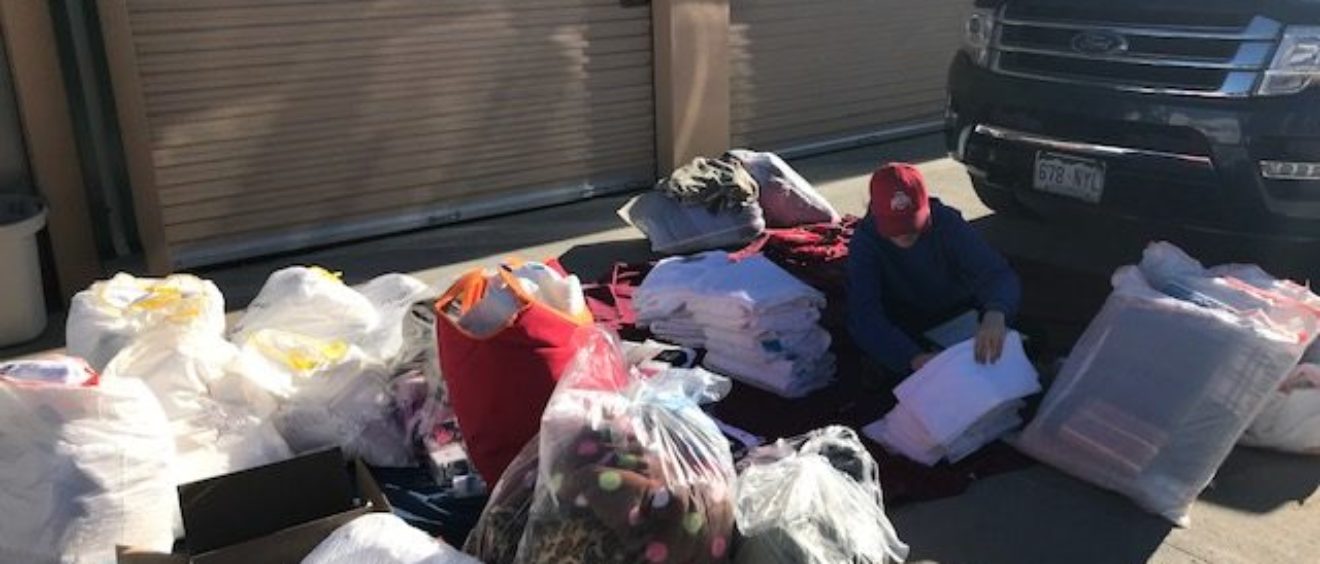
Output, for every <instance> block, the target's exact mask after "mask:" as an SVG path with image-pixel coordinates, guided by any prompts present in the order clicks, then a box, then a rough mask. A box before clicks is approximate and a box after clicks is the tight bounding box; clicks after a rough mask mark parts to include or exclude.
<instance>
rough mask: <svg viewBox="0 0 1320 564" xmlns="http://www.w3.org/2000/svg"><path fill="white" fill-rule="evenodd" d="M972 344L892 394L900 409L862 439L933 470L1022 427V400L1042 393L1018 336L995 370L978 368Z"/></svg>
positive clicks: (1006, 347)
mask: <svg viewBox="0 0 1320 564" xmlns="http://www.w3.org/2000/svg"><path fill="white" fill-rule="evenodd" d="M974 355H975V345H974V342H973V341H966V342H963V343H961V344H958V345H956V346H954V347H952V348H949V349H947V350H945V351H944V352H943V353H940V355H939V356H937V357H935V358H934V359H932V360H931V361H930V362H929V363H927V364H926V366H924V367H922V369H921V370H918V371H917V372H916V373H915V374H913V375H912V376H911V377H909V378H908V379H907V380H904V381H903V383H902V384H899V386H898V387H897V388H895V389H894V395H895V396H898V405H897V406H896V407H894V409H893V410H892V411H890V412H889V414H888V415H885V417H884V418H883V419H880V420H879V421H876V422H875V423H872V424H871V425H868V426H867V427H866V428H865V429H863V433H865V434H866V436H868V437H870V438H871V439H873V440H875V441H876V442H878V443H880V444H882V445H884V446H885V448H886V449H888V450H890V451H893V452H897V453H898V454H902V455H903V456H906V457H908V458H910V459H912V460H914V461H916V462H920V463H922V464H925V465H927V466H934V465H935V464H936V463H938V462H939V461H940V460H941V459H947V460H948V461H949V462H951V463H953V462H958V461H959V460H962V459H963V458H966V457H967V456H970V455H971V454H972V453H974V452H976V451H978V450H980V449H981V447H983V446H985V445H986V444H989V443H990V442H992V441H995V440H997V439H999V437H1001V436H1003V435H1004V434H1005V433H1007V432H1009V431H1011V430H1013V429H1015V428H1017V427H1018V426H1019V425H1021V424H1022V419H1021V417H1019V416H1018V410H1019V409H1021V408H1022V406H1023V405H1024V404H1023V402H1022V398H1025V397H1027V396H1029V395H1032V394H1035V393H1037V392H1039V391H1040V381H1039V375H1038V374H1037V373H1036V369H1035V367H1033V366H1032V365H1031V362H1030V361H1029V360H1027V355H1026V352H1025V350H1024V349H1023V347H1022V336H1021V335H1019V334H1018V333H1015V332H1010V333H1009V334H1008V336H1007V338H1006V339H1005V341H1004V354H1003V357H1001V358H1000V359H999V361H998V362H996V363H994V364H977V362H976V360H975V358H974Z"/></svg>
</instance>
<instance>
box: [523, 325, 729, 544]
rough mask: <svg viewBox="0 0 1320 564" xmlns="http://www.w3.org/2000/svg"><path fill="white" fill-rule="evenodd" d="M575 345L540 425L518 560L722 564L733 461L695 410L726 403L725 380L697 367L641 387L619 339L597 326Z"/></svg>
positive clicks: (668, 373) (662, 376)
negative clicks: (533, 479)
mask: <svg viewBox="0 0 1320 564" xmlns="http://www.w3.org/2000/svg"><path fill="white" fill-rule="evenodd" d="M578 338H579V342H581V343H582V347H581V349H580V352H579V353H578V355H577V356H576V357H575V359H574V360H573V362H571V363H570V364H569V367H568V368H567V369H566V370H565V372H564V375H563V377H562V378H561V380H560V384H559V386H558V387H557V388H556V390H555V393H554V395H553V396H552V397H551V399H550V402H549V405H547V406H546V410H545V413H544V415H543V416H542V418H541V434H540V462H539V465H538V466H539V468H538V473H537V484H536V489H535V493H534V496H533V501H532V505H531V509H530V512H529V515H528V523H527V529H526V531H525V532H524V535H523V538H522V541H521V543H520V546H519V550H518V556H517V559H516V561H517V562H523V563H550V562H564V561H570V560H573V561H585V562H617V563H620V564H623V563H633V562H655V563H659V562H683V563H697V562H724V561H727V560H728V556H729V553H730V549H731V548H732V546H731V542H732V534H733V525H734V522H733V485H734V470H733V461H732V457H731V456H730V449H729V444H728V441H727V440H726V439H725V438H724V436H723V435H722V434H721V433H720V430H719V428H718V427H717V426H716V424H715V422H714V421H713V420H712V419H710V417H708V416H707V415H706V414H705V413H703V412H702V411H701V408H700V407H699V406H698V404H699V403H701V402H708V401H714V400H716V399H719V398H721V397H723V396H724V395H725V394H727V393H728V391H729V388H730V384H729V381H728V380H727V379H725V378H723V377H720V376H716V375H714V374H711V373H709V372H706V371H705V370H701V369H693V370H679V369H676V370H669V371H665V372H662V373H660V374H657V375H655V376H653V377H650V378H643V377H641V376H640V375H639V374H638V373H637V372H635V371H634V370H633V369H632V368H631V367H630V366H629V365H628V364H627V362H626V360H625V356H624V353H623V351H622V349H621V348H620V345H619V343H618V341H617V339H616V338H615V337H613V336H612V335H609V334H607V333H604V332H603V331H601V330H599V329H595V328H590V329H586V330H584V331H582V332H580V333H579V335H578Z"/></svg>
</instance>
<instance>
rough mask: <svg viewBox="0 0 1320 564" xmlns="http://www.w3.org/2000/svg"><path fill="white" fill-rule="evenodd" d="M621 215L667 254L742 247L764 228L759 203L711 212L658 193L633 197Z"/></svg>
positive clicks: (658, 251) (660, 251)
mask: <svg viewBox="0 0 1320 564" xmlns="http://www.w3.org/2000/svg"><path fill="white" fill-rule="evenodd" d="M619 216H620V217H622V218H623V220H624V221H627V222H628V224H629V225H632V226H633V227H636V228H637V229H638V230H640V231H641V232H642V234H644V235H646V238H647V239H649V240H650V241H651V250H653V251H655V252H657V253H662V254H667V255H679V254H688V253H695V252H699V251H707V250H711V249H723V248H732V247H740V246H742V245H745V244H747V243H749V242H751V241H752V240H753V239H755V238H756V237H757V236H759V235H760V234H761V233H762V232H764V231H765V217H764V216H763V215H762V212H761V207H760V206H759V205H748V206H743V207H739V208H733V209H727V208H726V209H720V210H718V211H715V212H712V211H711V210H709V209H707V208H706V207H704V206H698V205H684V204H682V203H680V202H678V201H676V200H673V199H671V198H668V197H666V196H665V195H664V194H661V193H659V192H647V193H645V194H642V195H641V196H638V197H636V198H634V199H632V200H631V201H629V202H628V203H627V204H624V206H623V208H621V209H620V210H619Z"/></svg>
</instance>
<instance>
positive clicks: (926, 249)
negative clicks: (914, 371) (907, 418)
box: [848, 198, 1022, 374]
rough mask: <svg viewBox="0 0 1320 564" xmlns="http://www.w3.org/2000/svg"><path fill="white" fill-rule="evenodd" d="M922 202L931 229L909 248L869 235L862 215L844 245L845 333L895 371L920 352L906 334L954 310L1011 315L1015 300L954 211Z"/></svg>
mask: <svg viewBox="0 0 1320 564" xmlns="http://www.w3.org/2000/svg"><path fill="white" fill-rule="evenodd" d="M930 207H931V210H930V214H931V228H930V229H929V230H928V231H926V232H925V233H923V234H922V235H921V238H920V239H918V240H917V243H916V244H915V245H913V246H912V248H910V249H902V248H899V247H898V246H897V245H894V244H893V243H891V242H889V240H888V239H886V238H884V237H883V236H881V235H880V234H879V233H877V232H876V231H875V224H874V221H875V220H874V218H872V217H870V216H869V215H868V216H867V217H865V218H863V219H862V221H861V223H859V224H858V225H857V231H856V233H855V234H854V235H853V239H852V242H851V243H850V244H849V245H848V310H849V311H848V329H849V332H850V333H851V334H852V336H853V340H854V341H856V342H857V345H858V346H859V347H861V349H862V351H863V352H865V353H866V354H867V355H868V356H870V357H871V358H872V359H874V360H876V361H879V362H880V363H881V364H883V365H884V366H885V367H886V368H888V369H889V370H892V371H894V372H895V373H896V374H907V373H908V372H910V371H911V363H912V359H913V358H914V357H916V356H917V355H919V354H921V353H922V352H924V349H922V348H921V347H920V346H919V345H918V344H917V343H916V341H915V340H914V339H913V337H912V336H911V335H910V334H909V333H908V332H909V331H911V332H915V331H921V330H925V329H929V328H931V326H933V325H935V324H938V323H940V322H943V321H947V319H948V317H952V316H953V315H957V314H958V313H960V312H959V311H957V309H958V308H961V307H965V308H967V309H971V308H977V309H979V310H981V311H982V312H985V311H999V312H1002V313H1004V315H1005V316H1006V317H1007V318H1009V319H1012V318H1013V317H1014V316H1015V315H1016V314H1017V312H1018V308H1019V307H1020V305H1021V301H1022V285H1021V282H1019V280H1018V277H1017V274H1016V273H1014V272H1013V269H1012V268H1010V267H1009V266H1008V262H1007V261H1005V260H1004V257H1002V256H1000V254H999V253H998V252H996V251H995V250H994V249H993V248H991V247H990V245H989V244H988V243H986V241H985V239H983V238H982V237H981V235H980V234H979V233H977V232H976V230H975V229H973V228H972V226H971V225H969V224H968V223H967V221H966V220H964V219H963V217H962V214H961V213H959V212H958V210H956V209H953V208H951V207H948V206H946V205H944V204H943V203H941V202H940V201H939V200H938V199H935V198H931V201H930ZM941 316H947V317H946V318H943V319H941V318H940V317H941Z"/></svg>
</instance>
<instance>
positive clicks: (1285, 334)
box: [1016, 245, 1317, 526]
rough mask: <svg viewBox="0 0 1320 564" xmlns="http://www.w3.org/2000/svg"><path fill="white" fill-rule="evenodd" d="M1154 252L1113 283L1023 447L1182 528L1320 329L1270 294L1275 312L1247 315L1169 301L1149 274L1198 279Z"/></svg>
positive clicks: (1299, 307)
mask: <svg viewBox="0 0 1320 564" xmlns="http://www.w3.org/2000/svg"><path fill="white" fill-rule="evenodd" d="M1174 250H1176V248H1174ZM1147 253H1148V259H1147V260H1145V261H1143V264H1142V266H1141V268H1132V267H1125V268H1122V269H1119V271H1118V272H1116V273H1115V275H1114V279H1113V281H1114V292H1113V293H1112V294H1111V295H1110V297H1109V299H1108V300H1107V301H1106V302H1105V305H1104V307H1103V308H1102V309H1101V311H1100V313H1099V314H1098V315H1097V316H1096V317H1095V319H1094V320H1092V322H1091V325H1090V326H1089V327H1088V328H1087V330H1086V333H1085V334H1083V335H1082V338H1081V339H1080V340H1079V341H1078V342H1077V345H1076V346H1075V347H1074V348H1073V351H1072V353H1071V354H1070V355H1069V357H1068V360H1067V362H1066V363H1065V364H1064V366H1063V368H1062V370H1061V371H1060V373H1059V376H1058V378H1057V380H1056V381H1055V382H1054V384H1053V386H1052V387H1051V389H1050V390H1049V392H1048V393H1047V394H1046V396H1045V399H1044V401H1043V404H1042V405H1041V408H1040V410H1039V412H1038V413H1037V415H1036V417H1035V419H1034V420H1033V421H1031V423H1030V424H1028V425H1027V428H1026V429H1025V430H1024V431H1023V433H1022V435H1021V437H1020V439H1019V440H1018V441H1017V442H1016V444H1017V446H1018V448H1020V449H1021V450H1023V451H1024V452H1026V453H1027V454H1029V455H1031V456H1033V457H1035V458H1037V459H1039V460H1041V461H1043V462H1045V463H1048V464H1050V465H1052V466H1055V467H1057V468H1059V469H1061V470H1063V471H1065V472H1068V473H1070V474H1072V475H1074V476H1077V477H1079V478H1082V479H1084V480H1086V481H1089V482H1091V483H1094V484H1096V485H1099V486H1101V487H1104V488H1107V489H1111V490H1114V491H1117V492H1119V493H1122V494H1124V495H1126V496H1128V497H1130V498H1132V499H1133V500H1134V501H1135V502H1137V503H1138V504H1139V505H1141V506H1142V507H1143V508H1145V509H1146V510H1148V511H1150V512H1152V513H1156V514H1159V515H1162V516H1164V517H1165V518H1167V519H1169V520H1170V521H1173V522H1174V523H1177V524H1179V525H1184V526H1185V525H1187V524H1188V523H1189V520H1188V518H1187V512H1188V509H1189V508H1190V506H1191V504H1192V502H1194V501H1195V500H1196V497H1197V496H1198V495H1199V494H1200V492H1201V490H1202V489H1204V488H1205V486H1206V485H1207V484H1209V482H1210V480H1211V478H1212V477H1213V476H1214V474H1215V471H1216V470H1217V469H1218V467H1219V465H1220V464H1222V463H1223V461H1224V459H1225V458H1227V456H1228V454H1229V452H1230V450H1231V449H1232V447H1233V444H1234V443H1235V442H1237V440H1238V438H1239V437H1241V436H1242V433H1243V431H1245V430H1246V428H1247V426H1248V424H1249V423H1250V422H1251V421H1252V420H1253V419H1254V418H1255V417H1256V414H1257V413H1259V411H1260V410H1261V409H1262V408H1263V407H1264V406H1265V404H1266V402H1267V401H1268V400H1269V398H1270V397H1271V396H1272V395H1273V394H1274V393H1275V390H1276V389H1277V388H1278V386H1279V384H1280V383H1282V382H1283V381H1284V379H1285V378H1286V377H1287V376H1288V373H1289V371H1291V370H1292V369H1293V368H1294V367H1295V366H1296V365H1297V362H1298V360H1299V359H1300V358H1301V356H1302V352H1303V350H1305V348H1306V347H1307V346H1308V345H1309V344H1310V339H1314V336H1315V329H1316V323H1317V318H1316V317H1315V316H1314V315H1312V314H1311V313H1309V312H1308V308H1309V306H1307V305H1306V304H1304V303H1302V302H1301V301H1299V300H1297V299H1296V298H1293V297H1288V296H1286V295H1284V294H1282V293H1277V292H1273V293H1271V292H1267V291H1263V290H1261V291H1259V292H1258V293H1257V295H1260V296H1268V299H1267V300H1266V301H1267V302H1268V303H1269V307H1264V308H1260V309H1254V310H1250V311H1242V310H1232V309H1224V308H1221V307H1218V306H1214V305H1208V304H1203V303H1199V302H1197V301H1194V300H1193V301H1188V300H1184V299H1175V298H1172V297H1169V296H1168V295H1165V294H1163V293H1161V292H1159V291H1156V289H1155V288H1153V287H1152V286H1151V282H1148V280H1149V279H1148V278H1147V276H1146V275H1145V274H1144V273H1145V272H1147V271H1149V272H1150V273H1151V274H1150V276H1151V277H1153V278H1155V279H1167V278H1168V275H1167V273H1169V272H1178V273H1183V274H1182V275H1183V276H1190V275H1188V274H1186V273H1188V272H1192V271H1193V269H1192V268H1191V267H1186V266H1185V265H1186V261H1185V260H1183V261H1173V260H1169V257H1170V256H1174V257H1175V258H1176V256H1177V254H1176V253H1172V251H1170V249H1169V248H1168V247H1166V246H1163V245H1157V246H1153V247H1152V248H1151V249H1149V250H1148V251H1147ZM1153 264H1162V265H1164V266H1161V267H1159V268H1158V269H1156V268H1154V267H1152V266H1151V265H1153ZM1170 265H1172V266H1170ZM1197 266H1199V265H1197ZM1202 272H1203V277H1205V276H1213V274H1212V273H1209V272H1205V271H1202ZM1260 283H1261V281H1254V282H1253V284H1260ZM1258 290H1259V288H1258ZM1244 291H1248V290H1244Z"/></svg>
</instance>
